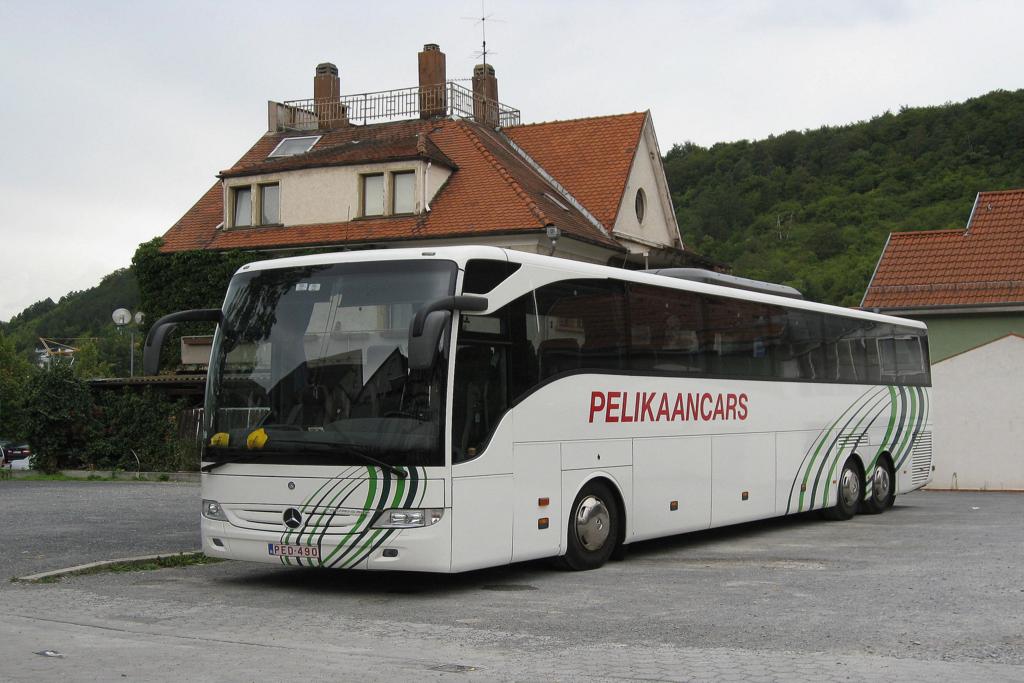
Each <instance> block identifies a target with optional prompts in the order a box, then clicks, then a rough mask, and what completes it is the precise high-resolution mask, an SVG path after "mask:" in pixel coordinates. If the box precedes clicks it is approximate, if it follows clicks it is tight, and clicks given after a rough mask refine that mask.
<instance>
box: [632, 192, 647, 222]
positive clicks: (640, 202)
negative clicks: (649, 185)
mask: <svg viewBox="0 0 1024 683" xmlns="http://www.w3.org/2000/svg"><path fill="white" fill-rule="evenodd" d="M633 208H634V209H636V220H637V222H638V223H641V224H642V223H643V222H644V215H645V214H646V213H647V195H646V194H645V193H644V189H643V188H642V187H641V188H640V189H639V190H637V191H636V200H634V207H633Z"/></svg>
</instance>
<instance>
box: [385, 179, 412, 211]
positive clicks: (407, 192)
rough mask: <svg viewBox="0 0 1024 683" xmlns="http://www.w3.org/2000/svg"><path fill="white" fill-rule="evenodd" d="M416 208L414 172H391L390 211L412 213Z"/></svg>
mask: <svg viewBox="0 0 1024 683" xmlns="http://www.w3.org/2000/svg"><path fill="white" fill-rule="evenodd" d="M415 210H416V172H415V171H402V172H401V173H392V174H391V213H412V212H413V211H415Z"/></svg>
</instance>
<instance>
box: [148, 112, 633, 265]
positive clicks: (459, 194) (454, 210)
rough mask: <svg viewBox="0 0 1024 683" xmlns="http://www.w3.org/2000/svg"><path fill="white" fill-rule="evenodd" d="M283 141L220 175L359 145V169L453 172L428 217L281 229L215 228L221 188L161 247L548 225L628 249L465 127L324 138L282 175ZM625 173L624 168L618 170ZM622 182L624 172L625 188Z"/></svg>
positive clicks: (415, 127)
mask: <svg viewBox="0 0 1024 683" xmlns="http://www.w3.org/2000/svg"><path fill="white" fill-rule="evenodd" d="M640 116H642V115H640ZM561 123H569V122H561ZM283 137H289V136H288V135H283V134H267V135H264V136H263V137H262V138H261V139H260V140H259V141H257V143H256V144H255V145H254V146H253V147H252V148H251V149H250V150H249V151H248V152H247V153H246V154H245V155H244V156H243V157H242V158H241V159H240V160H239V162H238V163H237V164H235V165H234V166H232V167H231V168H230V169H228V170H227V171H224V172H223V173H224V175H225V176H229V175H230V176H238V175H250V174H255V173H262V172H266V171H269V170H277V171H280V170H285V169H287V170H291V169H292V168H298V167H299V166H293V165H292V164H296V163H298V164H303V165H304V166H302V167H308V166H316V165H321V166H323V165H333V164H338V163H354V162H352V161H351V160H352V159H354V158H355V155H356V152H355V150H356V148H357V147H358V146H362V148H364V149H370V148H371V147H372V148H373V149H374V150H376V151H377V152H379V156H377V157H375V156H374V155H373V154H370V155H368V156H366V157H360V161H361V162H366V161H370V160H373V161H384V160H386V159H388V158H393V157H388V156H387V155H388V154H394V153H402V154H404V153H410V152H411V151H412V150H413V149H415V151H416V153H417V154H419V155H423V154H429V155H432V157H431V158H439V159H444V160H447V162H448V164H450V167H452V168H454V169H456V170H455V171H454V172H453V173H452V175H451V176H450V177H449V178H448V181H447V182H446V184H445V186H444V187H443V188H442V189H441V190H440V191H439V192H438V194H437V195H436V196H435V197H434V199H433V201H432V202H431V206H430V211H429V212H426V213H423V214H420V215H418V216H396V217H384V218H377V219H360V220H353V221H346V222H339V223H321V224H316V225H291V226H285V227H266V228H260V227H255V228H236V229H230V230H223V229H218V226H221V225H222V223H223V220H224V218H223V210H224V206H223V192H222V190H221V185H220V184H219V183H218V184H216V185H214V186H213V187H212V188H210V190H209V191H208V192H207V193H206V194H205V195H203V197H202V198H201V199H200V200H199V202H198V203H197V204H196V205H195V206H193V207H192V209H190V210H189V211H188V213H186V214H185V216H183V217H182V218H181V220H179V221H178V222H177V223H176V224H175V225H174V226H172V227H171V229H170V230H168V232H167V233H166V234H165V235H164V246H163V247H162V250H163V251H165V252H172V251H184V250H189V249H231V248H239V249H260V248H269V247H285V246H315V245H316V246H318V245H329V244H351V243H367V242H378V241H391V240H402V239H410V238H411V239H425V238H449V237H472V236H479V235H495V234H509V233H516V232H539V231H542V230H544V229H545V227H546V226H548V225H555V226H557V227H558V228H559V229H561V230H562V231H563V232H564V233H566V234H567V235H570V236H572V237H575V238H577V239H579V240H582V241H585V242H590V243H593V244H599V245H601V246H604V247H607V248H612V249H615V250H617V251H625V249H624V248H623V247H622V246H621V245H619V243H618V242H616V241H615V240H614V239H612V238H611V237H609V236H608V234H607V231H605V230H604V229H603V228H602V227H600V226H597V225H594V224H593V223H592V222H591V221H590V220H589V219H588V218H587V217H586V216H585V215H584V214H583V213H582V212H580V211H579V210H577V209H576V208H574V207H573V206H571V204H570V203H569V202H562V201H560V200H558V199H557V197H558V190H557V189H556V188H554V187H553V186H552V185H551V184H550V183H549V182H548V181H547V180H546V179H544V178H543V177H542V176H541V175H540V174H539V173H537V171H536V170H535V169H534V168H533V167H531V166H530V165H529V164H528V163H526V162H525V161H524V160H523V158H522V157H521V156H520V155H519V154H518V153H517V152H515V151H514V150H513V149H512V148H511V146H510V145H509V144H508V142H507V141H506V140H504V139H503V138H502V137H501V136H500V135H499V134H497V133H495V132H494V131H493V130H491V129H489V128H487V127H485V126H481V125H479V124H476V123H474V122H472V121H467V120H446V119H441V120H432V121H420V120H416V121H403V122H397V123H390V124H377V125H370V126H353V127H351V128H344V129H340V130H337V131H327V132H325V133H323V137H322V138H321V140H320V141H319V142H318V143H317V144H316V145H315V146H314V148H313V149H312V150H311V151H310V152H309V153H307V154H305V155H298V156H296V157H288V158H287V159H282V160H280V162H284V163H282V164H281V167H280V168H279V167H278V166H277V165H276V164H278V163H279V161H278V160H276V159H275V160H267V158H266V157H267V154H269V153H270V152H271V151H272V150H273V149H274V147H275V146H276V145H277V144H278V142H280V140H281V139H282V138H283ZM356 141H359V142H356ZM413 142H414V143H415V147H413V146H412V143H413ZM361 153H362V152H360V154H361ZM300 157H302V158H300ZM620 170H621V169H620ZM628 172H629V168H628V165H627V166H626V167H625V170H624V171H623V173H624V174H626V175H628ZM605 175H607V173H606V174H605ZM603 177H604V176H602V178H603ZM625 181H626V179H625V175H624V176H623V177H622V178H621V183H622V184H623V186H624V185H625ZM620 195H621V191H620ZM577 199H579V198H578V197H577ZM580 201H581V202H582V201H583V200H582V199H580Z"/></svg>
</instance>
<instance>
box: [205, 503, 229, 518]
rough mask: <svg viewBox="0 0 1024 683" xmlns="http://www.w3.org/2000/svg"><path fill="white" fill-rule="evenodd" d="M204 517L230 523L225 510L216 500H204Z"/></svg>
mask: <svg viewBox="0 0 1024 683" xmlns="http://www.w3.org/2000/svg"><path fill="white" fill-rule="evenodd" d="M203 517H206V518H207V519H216V520H220V521H221V522H226V521H228V518H227V517H226V516H225V515H224V510H223V509H222V508H221V506H220V503H218V502H217V501H215V500H204V501H203Z"/></svg>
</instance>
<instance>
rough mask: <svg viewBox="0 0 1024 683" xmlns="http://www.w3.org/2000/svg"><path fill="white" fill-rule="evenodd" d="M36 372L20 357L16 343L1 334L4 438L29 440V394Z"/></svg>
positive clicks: (0, 426) (0, 389)
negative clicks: (29, 386) (27, 420)
mask: <svg viewBox="0 0 1024 683" xmlns="http://www.w3.org/2000/svg"><path fill="white" fill-rule="evenodd" d="M34 370H35V368H33V367H32V366H31V365H30V364H29V363H28V361H26V360H25V359H24V358H23V357H22V356H21V355H19V354H18V352H17V350H16V349H15V348H14V342H13V341H12V340H11V339H9V338H8V337H7V336H6V335H5V334H4V333H3V332H0V437H3V438H7V439H13V440H16V441H21V440H22V439H24V438H25V436H26V431H27V425H26V420H25V392H26V388H27V386H28V382H29V378H30V377H31V375H32V373H33V371H34Z"/></svg>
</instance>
